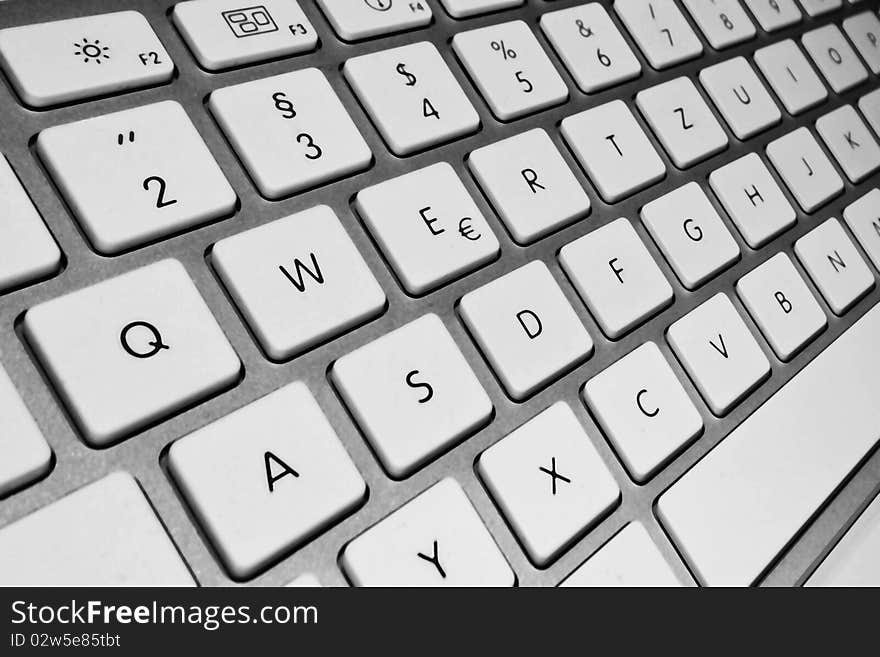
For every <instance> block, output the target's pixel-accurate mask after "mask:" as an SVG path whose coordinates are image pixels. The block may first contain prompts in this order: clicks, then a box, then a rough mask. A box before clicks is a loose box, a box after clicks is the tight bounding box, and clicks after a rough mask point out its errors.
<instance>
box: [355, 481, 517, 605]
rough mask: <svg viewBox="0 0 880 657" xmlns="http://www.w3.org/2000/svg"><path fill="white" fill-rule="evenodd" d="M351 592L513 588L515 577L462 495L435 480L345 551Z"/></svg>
mask: <svg viewBox="0 0 880 657" xmlns="http://www.w3.org/2000/svg"><path fill="white" fill-rule="evenodd" d="M341 562H342V567H343V568H344V569H345V572H346V573H347V574H348V576H349V578H350V579H351V581H352V583H353V584H354V585H355V586H452V587H461V586H468V587H471V586H513V585H514V583H515V581H516V577H515V575H514V574H513V571H512V570H511V569H510V566H508V565H507V561H505V559H504V555H502V554H501V551H500V550H499V549H498V546H497V545H495V541H494V540H493V539H492V536H491V534H489V532H488V531H487V530H486V527H485V525H483V521H482V520H480V516H479V515H477V512H476V511H475V510H474V507H473V506H472V505H471V503H470V500H468V498H467V495H465V493H464V491H463V490H462V489H461V486H460V485H459V484H458V482H457V481H455V480H454V479H449V478H447V479H441V480H440V481H439V482H438V483H436V484H434V485H433V486H432V487H431V488H429V489H428V490H426V491H425V492H424V493H422V494H421V495H419V496H418V497H416V498H414V499H412V500H410V501H409V502H407V503H406V504H404V505H403V506H402V507H401V508H399V509H398V510H397V511H395V512H394V513H392V514H391V515H390V516H388V517H387V518H385V519H383V520H381V521H379V523H377V524H376V525H373V526H372V527H370V528H369V529H368V530H367V531H365V532H364V533H363V534H361V535H360V536H358V537H357V538H356V539H354V540H353V541H352V542H351V543H349V544H348V545H346V546H345V549H343V551H342V557H341Z"/></svg>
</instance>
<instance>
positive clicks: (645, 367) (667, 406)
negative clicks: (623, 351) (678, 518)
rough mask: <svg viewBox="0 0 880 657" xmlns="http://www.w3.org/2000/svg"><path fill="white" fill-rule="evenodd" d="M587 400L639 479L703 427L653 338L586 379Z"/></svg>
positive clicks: (701, 421)
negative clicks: (652, 340)
mask: <svg viewBox="0 0 880 657" xmlns="http://www.w3.org/2000/svg"><path fill="white" fill-rule="evenodd" d="M583 396H584V401H586V403H587V406H589V408H590V412H591V413H592V414H593V416H594V417H595V418H596V419H597V421H598V423H599V425H600V426H601V427H602V431H603V432H605V435H606V436H607V437H608V440H609V441H610V442H611V444H612V445H613V446H614V451H615V452H617V454H618V455H619V456H620V458H621V460H622V461H623V463H624V465H625V466H626V469H627V471H628V472H629V473H630V475H631V476H632V477H633V478H634V479H635V480H636V481H638V482H640V483H642V482H645V481H647V480H648V479H650V478H651V477H652V476H653V475H654V474H655V473H656V472H657V471H658V470H659V469H660V468H661V467H662V466H663V465H664V464H666V463H668V462H669V461H670V460H671V459H672V457H673V456H675V455H676V454H677V453H678V452H679V451H681V450H682V449H683V448H684V447H685V445H687V444H689V443H690V442H691V441H692V440H694V439H695V438H696V437H697V436H699V435H700V434H701V433H702V432H703V420H702V418H701V417H700V414H699V413H698V412H697V408H696V407H695V406H694V404H693V402H692V401H691V400H690V398H689V397H688V395H687V393H686V392H685V390H684V387H683V386H682V385H681V383H680V382H679V380H678V379H677V378H676V377H675V374H674V373H673V372H672V368H670V367H669V363H667V362H666V359H665V358H664V357H663V354H661V353H660V349H659V348H658V347H657V345H656V344H655V343H653V342H646V343H644V344H643V345H641V346H640V347H637V348H636V349H634V350H633V351H631V352H630V353H628V354H627V355H626V356H624V357H623V358H621V359H620V360H618V361H617V362H616V363H614V364H613V365H611V366H610V367H608V368H607V369H605V370H603V371H602V372H600V373H599V374H597V375H596V376H594V377H593V378H592V379H590V380H589V381H587V383H586V385H585V386H584V388H583Z"/></svg>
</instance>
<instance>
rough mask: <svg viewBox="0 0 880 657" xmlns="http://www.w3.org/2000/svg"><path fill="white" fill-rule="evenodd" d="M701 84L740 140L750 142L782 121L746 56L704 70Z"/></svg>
mask: <svg viewBox="0 0 880 657" xmlns="http://www.w3.org/2000/svg"><path fill="white" fill-rule="evenodd" d="M700 83H701V84H702V85H703V88H704V89H705V90H706V92H707V93H708V94H709V97H710V98H711V99H712V102H713V103H715V106H716V107H717V108H718V109H719V111H720V112H721V115H722V116H723V117H724V120H725V121H727V125H729V126H730V129H731V130H733V134H735V135H736V136H737V138H738V139H748V138H749V137H752V136H754V135H756V134H758V133H759V132H763V131H764V130H766V129H767V128H769V127H770V126H774V125H776V124H777V123H779V122H780V121H781V120H782V112H780V111H779V108H778V107H777V106H776V103H775V102H774V101H773V98H771V97H770V93H769V92H768V91H767V89H766V88H765V87H764V85H763V84H761V81H760V80H759V79H758V76H757V75H755V72H754V71H753V70H752V67H751V66H749V62H748V61H747V60H746V58H745V57H734V58H733V59H729V60H727V61H726V62H722V63H721V64H716V65H715V66H710V67H708V68H704V69H703V70H701V71H700Z"/></svg>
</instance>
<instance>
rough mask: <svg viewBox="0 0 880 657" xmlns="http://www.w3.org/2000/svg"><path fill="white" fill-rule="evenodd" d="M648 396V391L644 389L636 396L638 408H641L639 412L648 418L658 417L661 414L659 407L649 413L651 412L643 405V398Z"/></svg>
mask: <svg viewBox="0 0 880 657" xmlns="http://www.w3.org/2000/svg"><path fill="white" fill-rule="evenodd" d="M647 394H648V391H647V390H645V389H644V388H642V389H641V390H639V392H638V394H637V395H636V406H638V407H639V410H640V411H641V412H642V413H644V414H645V415H647V416H648V417H656V416H657V414H658V413H660V408H659V407H655V408H654V409H653V410H650V411H649V410H648V409H647V408H645V406H644V405H643V404H642V397H643V396H644V395H647Z"/></svg>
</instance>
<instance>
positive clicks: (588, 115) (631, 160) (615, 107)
mask: <svg viewBox="0 0 880 657" xmlns="http://www.w3.org/2000/svg"><path fill="white" fill-rule="evenodd" d="M560 127H561V131H562V136H563V137H565V141H566V142H567V143H568V147H569V148H570V149H571V150H572V152H573V153H574V154H575V157H577V159H578V162H580V164H581V166H582V167H583V168H584V170H586V172H587V175H588V176H589V177H590V180H592V182H593V184H594V185H595V186H596V188H597V189H598V191H599V194H601V195H602V198H603V199H605V200H606V201H608V202H609V203H614V202H616V201H619V200H620V199H622V198H624V197H626V196H629V195H630V194H634V193H635V192H637V191H639V190H641V189H644V188H645V187H648V186H650V185H652V184H653V183H655V182H657V181H658V180H661V179H662V178H663V177H664V176H665V175H666V165H665V164H663V160H661V159H660V156H659V155H658V154H657V151H656V150H654V146H653V145H651V142H650V141H649V140H648V137H647V136H646V135H645V133H644V132H643V131H642V129H641V128H640V127H639V124H638V123H637V122H636V119H635V117H634V116H633V115H632V112H631V111H630V109H629V107H627V106H626V103H625V102H623V101H622V100H613V101H611V102H610V103H605V104H604V105H599V106H598V107H593V108H591V109H588V110H584V111H583V112H579V113H578V114H574V115H572V116H569V117H566V118H564V119H563V120H562V123H561V126H560Z"/></svg>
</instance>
